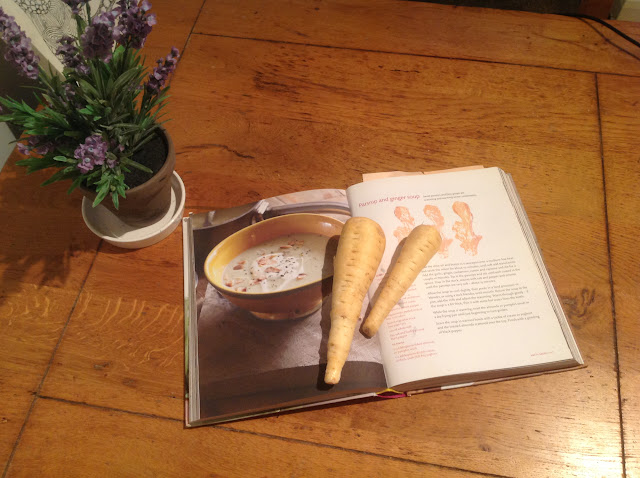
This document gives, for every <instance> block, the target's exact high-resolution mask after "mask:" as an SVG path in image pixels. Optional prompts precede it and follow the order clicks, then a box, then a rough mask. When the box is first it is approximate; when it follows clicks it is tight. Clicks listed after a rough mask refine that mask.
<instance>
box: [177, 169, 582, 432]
mask: <svg viewBox="0 0 640 478" xmlns="http://www.w3.org/2000/svg"><path fill="white" fill-rule="evenodd" d="M365 179H366V180H365V182H363V183H360V184H356V185H354V186H351V187H350V188H348V189H347V190H346V191H343V190H334V189H322V190H314V191H304V192H299V193H293V194H288V195H283V196H278V197H276V198H270V199H266V200H261V201H258V202H256V203H252V204H247V205H244V206H239V207H236V208H230V209H223V210H218V211H211V212H209V213H202V214H193V215H191V216H190V217H188V218H185V219H184V222H183V237H184V259H185V260H184V272H185V275H184V276H185V327H186V330H185V332H186V372H187V380H186V384H187V400H186V423H187V426H199V425H204V424H208V423H217V422H222V421H229V420H235V419H239V418H245V417H249V416H255V415H260V414H265V413H273V412H277V411H281V410H290V409H295V408H301V407H307V406H315V405H321V404H326V403H332V402H337V401H341V400H349V399H356V398H361V397H368V396H376V395H393V396H395V395H398V396H404V395H410V394H412V393H418V392H423V391H431V390H439V389H443V388H448V387H457V386H464V385H473V384H478V383H482V382H488V381H495V380H503V379H508V378H515V377H518V376H525V375H533V374H539V373H545V372H551V371H559V370H566V369H570V368H575V367H580V366H582V365H583V360H582V357H581V356H580V352H579V351H578V347H577V345H576V342H575V340H574V338H573V336H572V333H571V329H570V326H569V324H568V322H567V319H566V317H565V315H564V313H563V311H562V307H561V304H560V302H559V300H558V297H557V295H556V293H555V291H554V288H553V286H552V284H551V281H550V279H549V276H548V274H547V271H546V268H545V266H544V263H543V259H542V256H541V254H540V250H539V248H538V245H537V242H536V238H535V235H534V233H533V231H532V229H531V225H530V223H529V221H528V219H527V215H526V213H525V211H524V208H523V206H522V203H521V201H520V199H519V196H518V193H517V191H516V188H515V185H514V183H513V181H512V179H511V176H510V175H508V174H506V173H505V172H503V171H502V170H501V169H499V168H470V169H468V170H452V171H445V172H441V173H438V174H419V173H418V174H413V173H412V174H410V175H404V174H403V175H400V174H398V173H394V174H386V175H371V177H365ZM309 215H318V216H319V218H317V219H319V222H320V224H321V225H320V226H315V225H313V226H308V224H311V223H314V224H315V222H318V221H312V220H313V219H315V218H314V217H311V218H310V217H309ZM350 216H367V217H369V218H371V219H373V220H375V221H376V222H378V223H379V224H380V225H381V226H382V228H383V230H384V231H385V235H386V250H385V253H384V256H383V258H382V262H381V264H380V267H379V269H378V273H377V275H376V277H375V279H374V281H373V284H372V286H371V289H370V291H369V297H373V295H374V294H375V291H376V289H377V287H378V286H379V284H380V282H381V281H382V279H383V277H384V276H385V273H386V272H387V269H388V268H389V265H390V263H391V261H392V258H393V255H394V253H395V252H396V249H397V246H398V244H399V243H400V241H402V240H403V239H404V238H405V237H406V236H407V235H408V233H409V232H410V231H411V230H412V229H413V228H414V227H415V226H417V225H420V224H431V225H434V226H435V227H436V228H438V230H439V232H440V234H441V237H442V244H441V247H440V250H439V251H438V252H437V253H436V255H435V256H434V257H433V258H432V259H431V261H430V262H429V264H428V265H427V267H425V269H424V270H423V271H422V272H421V274H420V275H419V276H418V278H417V279H416V280H415V282H414V283H413V285H412V286H411V288H410V289H409V290H408V291H407V293H406V294H405V295H404V296H403V298H402V299H401V301H400V302H399V303H398V304H397V305H396V306H395V307H394V309H393V310H392V311H391V313H390V315H389V316H388V317H387V319H386V320H385V322H384V323H383V324H382V327H381V328H380V330H379V332H378V334H377V335H376V336H374V337H373V338H372V339H367V338H366V337H365V336H364V335H363V334H362V333H361V332H360V331H359V330H358V329H357V330H356V332H355V334H354V338H353V342H352V345H351V350H350V353H349V358H348V361H347V363H346V364H345V366H344V368H343V370H342V378H341V380H340V383H338V384H336V385H333V386H329V385H326V384H325V383H324V381H323V377H324V370H325V366H326V354H327V350H326V349H327V338H328V335H329V329H330V325H331V324H330V318H329V312H330V305H331V301H330V297H329V296H330V292H331V271H332V257H333V256H332V254H333V251H335V248H332V245H331V244H332V241H333V242H335V240H337V236H338V235H339V230H340V227H341V224H342V223H343V222H344V221H345V220H346V219H348V218H349V217H350ZM284 217H287V219H282V218H284ZM310 219H311V220H310ZM303 223H304V227H302V226H301V227H298V225H302V224H303ZM305 227H312V229H313V228H316V229H313V231H312V232H313V234H316V235H320V236H323V235H324V236H325V240H324V242H321V244H322V245H321V246H314V244H315V242H314V240H315V239H313V238H312V237H311V236H312V235H313V234H308V231H307V229H305ZM274 229H277V231H278V232H277V233H273V232H269V231H272V230H274ZM265 234H266V236H264V235H265ZM269 234H271V235H269ZM267 236H268V237H267ZM265 238H266V239H265ZM252 241H253V242H252ZM274 248H275V249H274ZM314 248H319V251H320V252H319V255H318V254H317V255H316V257H315V259H314V258H313V257H314V256H313V254H314V252H313V250H312V249H314ZM214 249H215V250H214ZM212 251H213V252H212ZM251 254H253V255H251ZM314 260H315V261H316V262H318V264H316V265H314ZM216 268H218V269H216ZM292 268H293V269H292ZM289 269H291V270H294V269H295V271H294V272H286V271H289ZM216 270H217V272H216ZM316 271H317V274H319V275H318V276H317V277H316V278H315V279H314V278H313V277H312V276H313V275H314V274H315V273H316ZM275 272H278V274H275ZM241 274H244V275H241ZM287 274H289V275H287ZM291 274H293V275H291ZM307 276H309V277H307ZM283 277H284V279H283ZM276 279H277V280H276ZM307 279H309V280H308V281H307ZM312 296H313V297H312ZM314 301H315V302H314ZM367 307H368V303H367V301H365V304H364V306H363V311H362V314H361V317H364V315H365V312H366V309H367Z"/></svg>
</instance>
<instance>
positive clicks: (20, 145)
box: [18, 143, 31, 156]
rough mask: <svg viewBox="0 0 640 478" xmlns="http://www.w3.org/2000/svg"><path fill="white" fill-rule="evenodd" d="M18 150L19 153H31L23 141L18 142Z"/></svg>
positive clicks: (27, 154) (26, 154)
mask: <svg viewBox="0 0 640 478" xmlns="http://www.w3.org/2000/svg"><path fill="white" fill-rule="evenodd" d="M18 151H19V152H20V154H23V155H25V156H29V155H30V154H31V148H30V147H29V146H27V145H26V144H24V143H18Z"/></svg>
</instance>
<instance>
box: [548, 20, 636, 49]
mask: <svg viewBox="0 0 640 478" xmlns="http://www.w3.org/2000/svg"><path fill="white" fill-rule="evenodd" d="M560 15H563V16H565V17H574V18H584V19H587V20H591V21H593V22H596V23H599V24H600V25H602V26H604V27H606V28H608V29H609V30H611V31H612V32H614V33H615V34H616V35H619V36H621V37H622V38H624V39H625V40H627V41H628V42H629V43H632V44H634V45H635V46H637V47H638V48H640V42H638V41H637V40H634V39H633V38H631V37H630V36H629V35H627V34H626V33H624V32H621V31H620V30H618V29H617V28H616V27H614V26H613V25H611V24H609V23H608V22H606V21H605V20H603V19H602V18H598V17H593V16H591V15H583V14H582V13H561V14H560Z"/></svg>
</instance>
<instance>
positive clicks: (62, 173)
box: [41, 168, 70, 186]
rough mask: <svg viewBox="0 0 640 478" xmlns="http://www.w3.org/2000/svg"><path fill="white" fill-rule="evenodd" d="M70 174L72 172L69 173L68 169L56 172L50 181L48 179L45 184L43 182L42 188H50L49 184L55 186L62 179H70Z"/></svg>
mask: <svg viewBox="0 0 640 478" xmlns="http://www.w3.org/2000/svg"><path fill="white" fill-rule="evenodd" d="M69 172H70V171H68V168H65V169H61V170H60V171H58V172H56V173H55V174H54V175H53V176H51V177H50V178H49V179H47V180H46V181H45V182H43V183H42V184H41V186H48V185H49V184H53V183H55V182H58V181H60V180H62V179H68V178H69Z"/></svg>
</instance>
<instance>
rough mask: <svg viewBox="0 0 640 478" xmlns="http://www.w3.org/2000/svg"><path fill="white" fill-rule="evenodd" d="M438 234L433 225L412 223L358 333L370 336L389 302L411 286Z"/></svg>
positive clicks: (437, 244) (435, 248)
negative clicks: (412, 226)
mask: <svg viewBox="0 0 640 478" xmlns="http://www.w3.org/2000/svg"><path fill="white" fill-rule="evenodd" d="M441 242H442V238H441V237H440V233H439V232H438V230H437V229H436V228H435V227H434V226H427V225H421V226H417V227H415V228H414V229H413V230H412V231H411V232H410V233H409V235H408V236H407V238H406V239H405V242H404V244H403V246H402V249H401V250H400V253H399V254H398V258H397V260H396V262H395V264H394V265H393V267H392V268H391V271H390V272H389V275H388V276H387V277H386V278H385V281H384V282H383V283H382V284H381V286H380V287H382V289H381V290H380V292H379V294H377V297H376V298H375V302H374V304H373V307H372V309H371V312H370V313H369V316H368V317H367V318H366V319H365V321H364V324H363V325H362V333H363V334H364V335H366V336H368V337H373V336H374V335H375V334H376V333H377V332H378V328H379V327H380V325H381V324H382V322H383V321H384V319H386V317H387V315H389V312H391V309H392V308H393V306H395V305H396V304H397V303H398V301H399V300H400V299H401V298H402V296H403V295H404V294H405V292H406V291H407V289H409V287H411V284H413V281H414V280H416V277H418V274H419V273H420V271H421V270H422V269H424V267H425V266H426V265H427V263H428V262H429V261H430V260H431V258H432V257H433V255H434V254H435V253H436V252H438V249H440V243H441Z"/></svg>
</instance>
